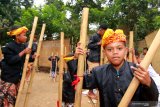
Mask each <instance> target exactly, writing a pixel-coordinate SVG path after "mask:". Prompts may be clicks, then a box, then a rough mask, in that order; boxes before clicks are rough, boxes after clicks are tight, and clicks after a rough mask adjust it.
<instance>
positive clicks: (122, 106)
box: [118, 29, 160, 107]
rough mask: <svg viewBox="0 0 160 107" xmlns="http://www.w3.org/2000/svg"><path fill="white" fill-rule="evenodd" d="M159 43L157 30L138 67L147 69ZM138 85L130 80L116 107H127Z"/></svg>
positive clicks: (159, 35) (159, 33)
mask: <svg viewBox="0 0 160 107" xmlns="http://www.w3.org/2000/svg"><path fill="white" fill-rule="evenodd" d="M159 41H160V29H159V31H158V33H157V35H156V36H155V38H154V40H153V42H152V44H151V45H150V48H149V50H148V52H147V54H146V55H145V57H144V59H143V61H142V62H141V63H140V65H141V66H142V67H144V68H145V69H148V66H149V64H150V63H151V61H152V58H153V56H154V54H155V52H156V50H157V49H158V47H159V45H160V42H159ZM139 84H140V82H139V80H138V79H136V78H135V77H134V78H133V79H132V81H131V83H130V85H129V87H128V89H127V91H126V92H125V94H124V96H123V98H122V100H121V102H120V103H119V105H118V107H128V104H129V103H130V101H131V99H132V97H133V95H134V93H135V91H136V89H137V88H138V86H139Z"/></svg>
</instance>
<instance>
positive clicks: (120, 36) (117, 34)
mask: <svg viewBox="0 0 160 107" xmlns="http://www.w3.org/2000/svg"><path fill="white" fill-rule="evenodd" d="M113 42H126V36H125V34H124V33H123V30H121V29H117V30H115V31H113V30H112V29H107V30H106V31H105V33H104V35H103V38H102V46H103V47H104V46H106V45H108V44H110V43H113Z"/></svg>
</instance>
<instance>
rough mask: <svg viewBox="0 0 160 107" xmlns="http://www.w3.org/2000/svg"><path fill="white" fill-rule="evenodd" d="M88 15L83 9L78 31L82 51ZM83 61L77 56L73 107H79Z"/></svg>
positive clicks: (87, 9) (82, 58) (81, 57)
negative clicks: (78, 80) (78, 78)
mask: <svg viewBox="0 0 160 107" xmlns="http://www.w3.org/2000/svg"><path fill="white" fill-rule="evenodd" d="M88 13H89V8H87V7H84V8H83V12H82V19H81V31H80V43H81V48H82V49H83V50H85V47H86V38H87V27H88ZM84 60H85V56H84V55H79V57H78V68H77V76H78V77H80V82H79V83H78V84H77V89H76V94H75V105H74V107H81V95H82V84H83V78H82V77H83V73H84Z"/></svg>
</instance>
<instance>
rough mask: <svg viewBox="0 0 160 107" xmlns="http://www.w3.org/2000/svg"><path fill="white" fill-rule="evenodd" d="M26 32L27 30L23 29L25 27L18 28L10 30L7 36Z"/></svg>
mask: <svg viewBox="0 0 160 107" xmlns="http://www.w3.org/2000/svg"><path fill="white" fill-rule="evenodd" d="M27 31H28V28H27V27H25V26H23V27H20V28H18V29H15V30H12V31H10V32H7V35H9V36H16V35H19V34H21V33H23V32H27Z"/></svg>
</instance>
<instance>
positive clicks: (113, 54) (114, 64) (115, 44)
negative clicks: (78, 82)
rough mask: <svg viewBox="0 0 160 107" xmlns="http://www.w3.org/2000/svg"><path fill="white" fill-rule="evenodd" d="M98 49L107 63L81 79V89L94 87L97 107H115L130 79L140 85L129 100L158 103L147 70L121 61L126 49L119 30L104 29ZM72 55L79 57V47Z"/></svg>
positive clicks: (152, 82)
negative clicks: (102, 50)
mask: <svg viewBox="0 0 160 107" xmlns="http://www.w3.org/2000/svg"><path fill="white" fill-rule="evenodd" d="M102 46H103V48H104V54H105V55H106V56H107V58H108V60H109V62H110V64H105V65H102V66H100V67H96V68H93V70H92V71H91V72H92V73H91V75H89V76H85V77H84V88H89V89H94V88H98V90H99V94H100V106H101V107H117V106H118V104H119V102H120V101H121V99H122V97H123V95H124V93H125V91H126V90H127V88H128V86H129V84H130V82H131V80H132V78H133V76H135V77H136V78H137V79H138V80H139V81H140V83H141V84H140V85H139V87H138V89H137V91H136V92H135V94H134V96H133V98H132V101H157V100H158V90H157V87H156V85H155V83H154V81H153V80H152V78H151V77H150V76H149V73H148V71H147V70H145V69H144V68H143V67H141V66H140V65H137V67H135V66H134V64H133V63H129V62H127V61H125V60H124V57H125V55H126V52H127V48H126V36H125V35H124V33H123V31H122V30H116V31H113V30H112V29H107V30H106V32H105V34H104V36H103V38H102ZM76 54H83V51H82V49H80V47H77V48H76Z"/></svg>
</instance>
